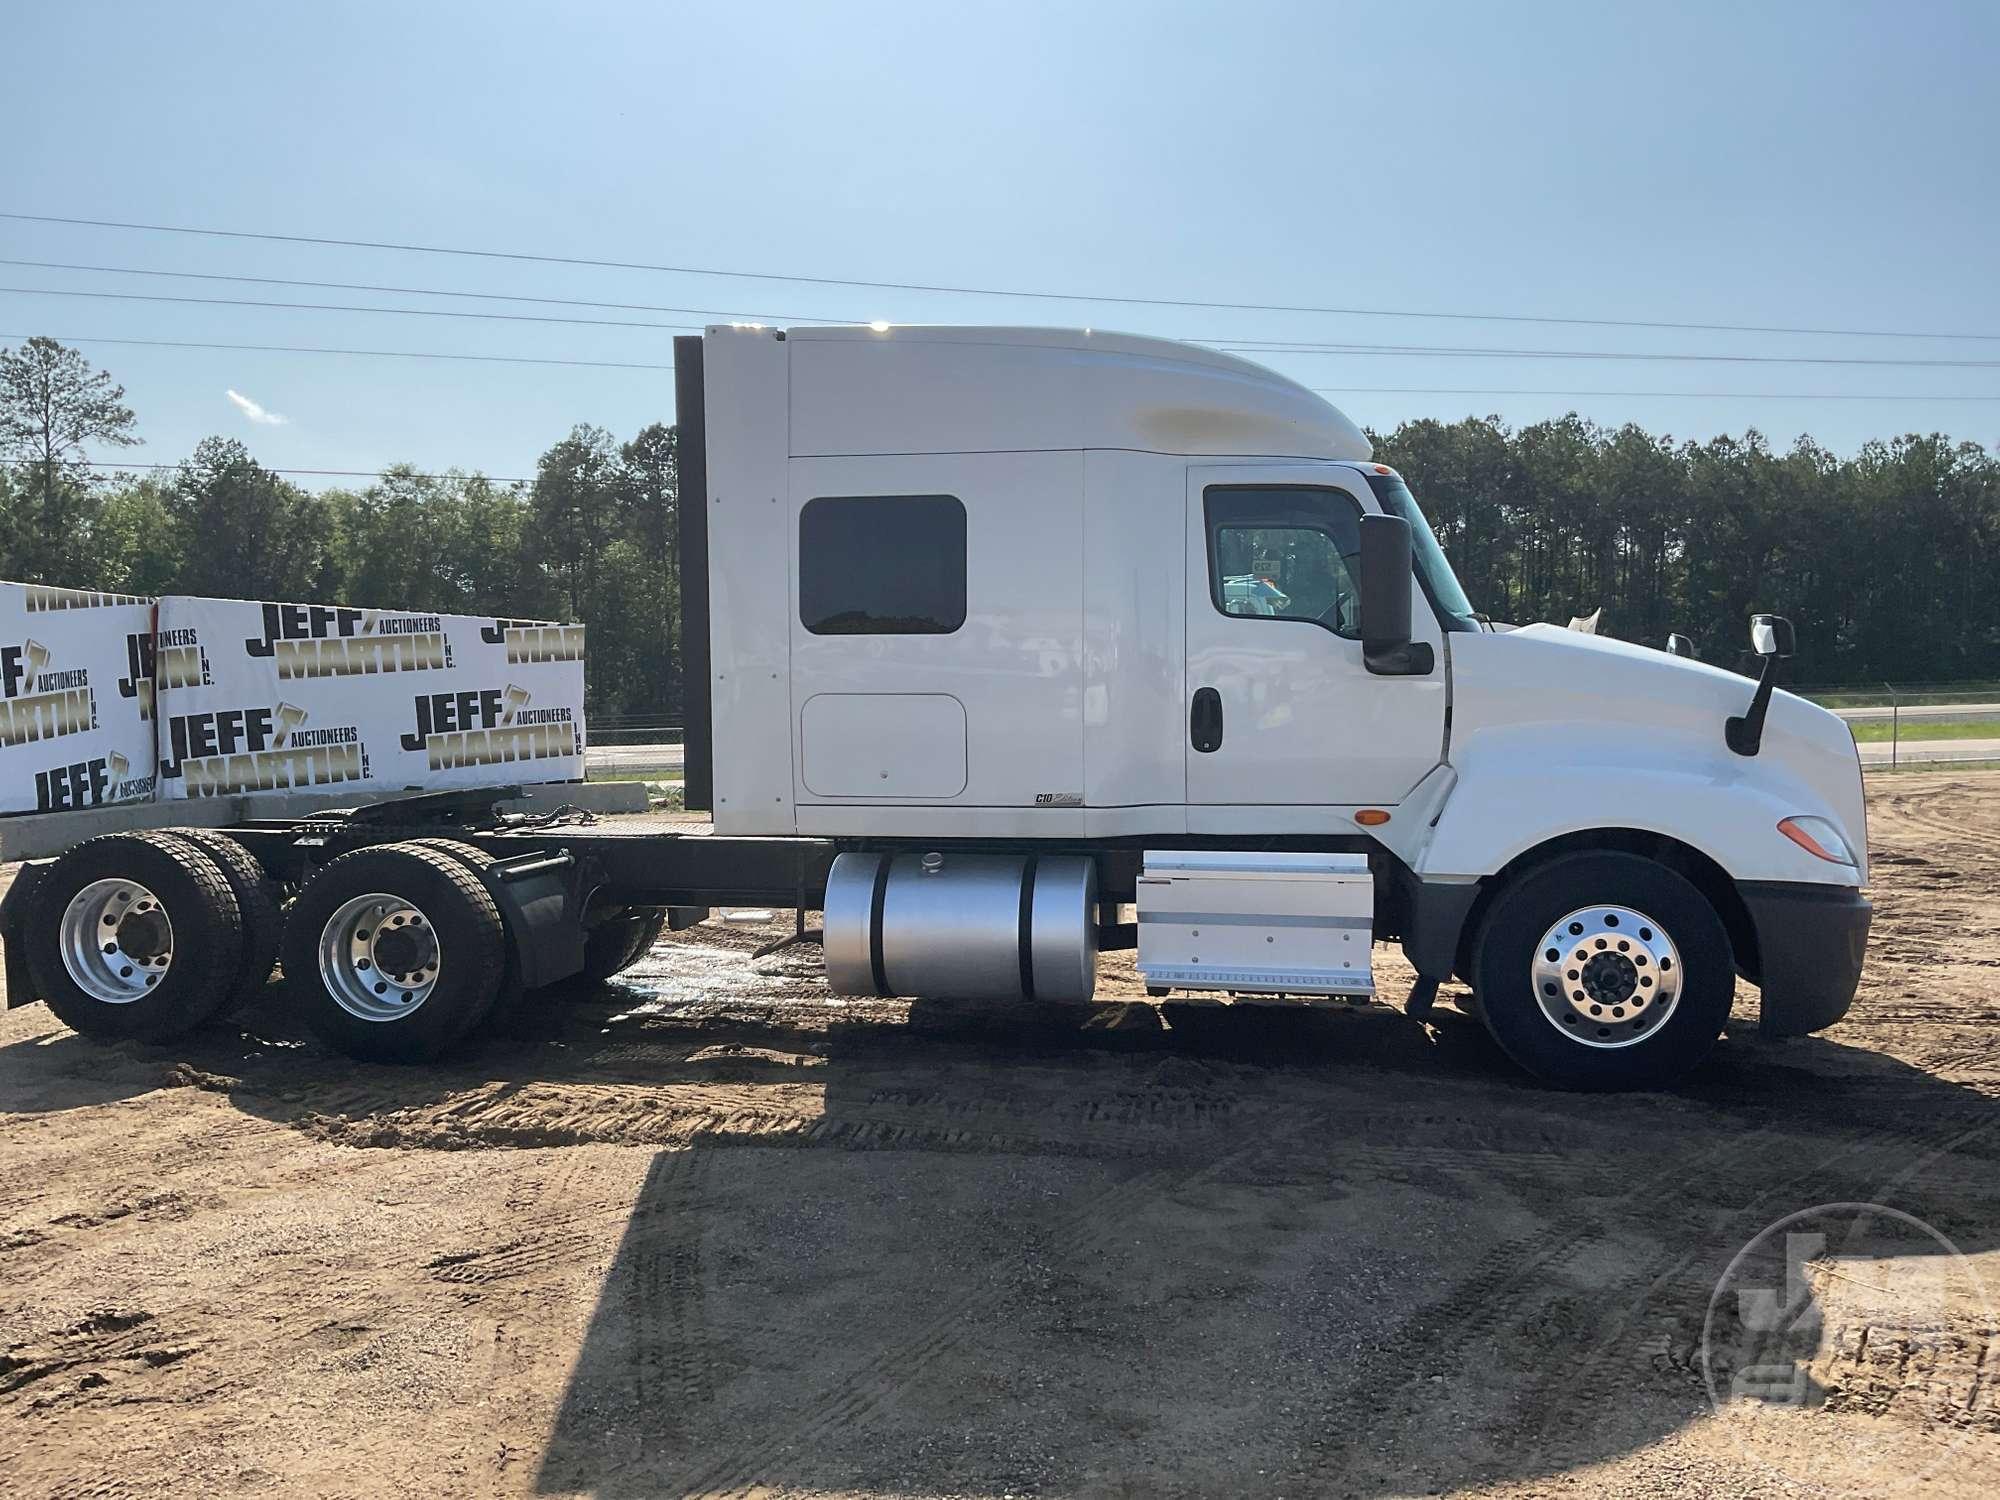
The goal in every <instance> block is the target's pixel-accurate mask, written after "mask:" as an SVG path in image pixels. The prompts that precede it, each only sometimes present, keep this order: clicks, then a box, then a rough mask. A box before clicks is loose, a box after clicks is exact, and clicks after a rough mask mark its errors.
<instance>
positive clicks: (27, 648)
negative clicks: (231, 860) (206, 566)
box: [0, 583, 153, 813]
mask: <svg viewBox="0 0 2000 1500" xmlns="http://www.w3.org/2000/svg"><path fill="white" fill-rule="evenodd" d="M152 713H153V601H152V600H150V599H140V598H135V597H134V596H133V595H131V594H99V593H92V592H90V591H88V590H85V589H59V588H48V587H45V586H43V585H41V584H33V583H0V813H14V812H55V811H59V810H62V809H66V808H73V807H108V806H110V805H111V804H112V803H114V802H145V801H148V800H150V799H151V798H152V796H153V721H152Z"/></svg>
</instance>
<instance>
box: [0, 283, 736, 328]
mask: <svg viewBox="0 0 2000 1500" xmlns="http://www.w3.org/2000/svg"><path fill="white" fill-rule="evenodd" d="M0 292H4V293H8V294H10V295H15V296H24V297H94V298H96V299H98V300H99V301H105V302H178V303H184V304H191V305H193V306H196V307H274V308H279V309H281V310H283V311H287V312H348V313H394V314H396V315H397V316H399V317H405V318H479V319H483V320H486V321H489V322H498V323H567V324H573V325H575V326H577V327H586V328H656V329H660V328H664V329H669V330H671V331H673V332H676V333H699V332H700V331H701V329H702V326H703V325H702V324H700V323H641V322H638V321H636V320H634V319H630V318H552V317H549V316H546V315H545V314H541V313H493V312H460V311H458V310H457V309H456V308H443V307H355V306H353V305H352V304H349V303H344V302H263V301H258V300H254V299H252V298H248V297H171V296H168V295H167V294H166V293H164V292H94V291H86V290H83V289H81V288H76V287H42V286H0Z"/></svg>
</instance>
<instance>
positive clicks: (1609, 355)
mask: <svg viewBox="0 0 2000 1500" xmlns="http://www.w3.org/2000/svg"><path fill="white" fill-rule="evenodd" d="M0 295H8V296H21V297H89V298H95V299H98V300H101V301H113V302H171V303H178V304H182V305H193V306H198V307H262V308H277V309H280V310H283V311H289V312H344V313H380V314H387V315H390V316H395V317H407V318H475V319H479V320H482V321H490V322H505V323H564V324H579V325H584V326H590V327H611V328H645V329H654V330H668V331H672V332H677V333H699V332H700V331H701V327H702V325H701V324H698V323H643V322H637V321H632V320H626V319H618V318H557V317H549V316H546V315H544V314H540V313H491V312H461V311H459V310H457V309H453V308H428V307H359V306H355V305H353V304H351V303H339V302H266V301H259V300H253V299H250V298H243V297H175V296H169V295H167V294H165V293H155V292H94V291H83V290H78V289H75V288H69V289H54V288H48V287H32V286H0ZM1183 342H1193V341H1192V340H1184V341H1183ZM1212 347H1214V348H1218V349H1220V350H1222V351H1223V352H1224V353H1229V354H1284V355H1287V356H1292V357H1297V356H1306V355H1339V356H1342V357H1347V356H1359V357H1364V358H1377V357H1382V356H1389V357H1396V358H1423V359H1580V360H1637V361H1642V362H1644V361H1666V362H1672V363H1677V364H1748V365H1869V366H1879V367H1885V368H1896V369H1939V370H2000V359H1885V358H1881V357H1877V356H1846V355H1828V354H1691V353H1685V352H1669V353H1663V354H1649V353H1643V352H1640V351H1638V350H1630V349H1626V350H1595V349H1492V348H1478V347H1463V348H1460V347H1454V346H1446V345H1428V344H1333V343H1327V344H1286V345H1282V346H1276V347H1268V348H1267V347H1265V346H1263V345H1261V344H1218V345H1213V346H1212ZM468 357H470V356H468Z"/></svg>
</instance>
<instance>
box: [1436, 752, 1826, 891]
mask: <svg viewBox="0 0 2000 1500" xmlns="http://www.w3.org/2000/svg"><path fill="white" fill-rule="evenodd" d="M1631 738H1632V736H1629V735H1619V734H1604V733H1602V732H1601V731H1596V730H1591V731H1585V732H1583V733H1582V734H1578V733H1576V732H1574V731H1572V732H1571V733H1570V734H1568V735H1567V736H1565V737H1564V739H1563V742H1562V743H1561V744H1560V745H1557V746H1552V745H1551V744H1550V737H1549V736H1548V735H1546V734H1544V733H1541V732H1539V731H1534V730H1522V731H1518V732H1510V731H1506V730H1487V731H1485V732H1484V733H1482V734H1480V735H1478V736H1477V737H1476V738H1475V739H1474V741H1473V743H1472V745H1470V746H1469V747H1467V749H1468V752H1469V753H1466V754H1464V755H1463V756H1462V757H1461V756H1455V757H1454V769H1455V770H1456V771H1457V773H1458V774H1457V782H1456V785H1455V786H1454V787H1453V788H1452V790H1451V794H1450V796H1449V797H1448V798H1447V799H1446V801H1445V804H1444V807H1443V809H1442V811H1441V812H1440V813H1439V814H1438V816H1437V818H1436V821H1435V823H1434V824H1433V825H1432V826H1431V827H1430V829H1429V830H1428V837H1426V838H1425V839H1424V840H1423V842H1422V847H1421V848H1420V849H1418V850H1416V851H1413V852H1414V855H1415V857H1414V858H1410V856H1409V855H1405V858H1410V862H1411V865H1412V867H1413V868H1414V869H1415V870H1416V872H1417V874H1418V875H1419V876H1421V877H1423V878H1424V879H1426V880H1463V879H1470V878H1476V877H1478V876H1482V875H1491V874H1494V873H1495V872H1497V871H1499V870H1500V869H1502V868H1504V867H1505V866H1506V865H1507V864H1508V863H1509V862H1511V861H1512V860H1514V859H1516V858H1518V857H1519V856H1520V855H1522V854H1525V853H1527V852H1528V851H1529V850H1530V849H1533V848H1535V847H1536V846H1538V845H1540V844H1544V843H1547V842H1548V841H1550V840H1551V839H1556V838H1560V837H1562V836H1563V835H1565V834H1575V833H1585V832H1589V831H1592V830H1596V829H1611V828H1629V829H1636V830H1639V831H1641V832H1645V833H1655V834H1661V835H1664V836H1666V837H1668V838H1672V839H1676V840H1678V841H1679V842H1681V843H1683V844H1687V845H1689V846H1691V847H1692V848H1695V849H1698V850H1699V851H1701V853H1703V854H1705V855H1707V856H1708V857H1709V858H1710V859H1712V860H1714V861H1715V862H1716V863H1717V864H1718V865H1720V866H1721V867H1722V868H1723V869H1724V870H1725V871H1727V872H1728V874H1729V875H1730V876H1731V878H1732V879H1734V880H1736V881H1739V882H1741V881H1746V880H1754V881H1782V882H1786V883H1791V884H1803V885H1829V886H1841V885H1845V886H1853V885H1855V884H1857V883H1858V876H1857V872H1856V871H1855V869H1854V868H1853V867H1852V866H1849V865H1836V864H1829V863H1828V862H1827V861H1825V860H1822V859H1816V858H1814V857H1813V856H1812V855H1810V854H1808V853H1806V851H1805V850H1803V849H1801V848H1800V847H1799V846H1798V845H1797V844H1795V843H1793V842H1792V841H1791V840H1790V839H1788V838H1786V837H1785V836H1784V835H1783V834H1781V833H1780V832H1778V822H1779V820H1780V819H1782V818H1786V817H1791V816H1794V815H1796V814H1801V813H1810V814H1814V815H1817V816H1820V817H1826V818H1831V819H1832V820H1833V821H1834V823H1835V825H1836V826H1840V825H1841V824H1842V823H1843V822H1844V820H1843V819H1842V818H1841V816H1840V813H1839V810H1838V809H1836V808H1833V807H1831V806H1829V805H1827V803H1826V800H1825V799H1824V798H1823V797H1822V796H1820V795H1819V794H1818V793H1817V792H1815V791H1814V790H1813V789H1812V788H1811V787H1810V786H1808V785H1807V784H1806V783H1805V782H1804V781H1803V780H1801V779H1799V778H1797V777H1794V776H1792V775H1791V774H1790V773H1789V772H1788V771H1787V770H1786V769H1785V767H1784V766H1783V765H1781V764H1779V763H1777V762H1775V761H1773V760H1771V759H1769V758H1768V757H1765V756H1759V757H1757V758H1755V759H1744V758H1742V757H1731V759H1733V760H1735V761H1737V762H1738V764H1736V765H1730V764H1726V763H1723V762H1722V761H1721V760H1720V758H1719V757H1717V756H1715V755H1712V754H1708V755H1690V756H1688V757H1686V758H1685V759H1682V758H1677V757H1674V756H1672V755H1670V754H1669V755H1661V754H1660V753H1659V751H1660V750H1661V749H1662V745H1661V742H1660V740H1658V739H1655V740H1652V741H1651V742H1650V743H1643V742H1644V740H1645V737H1644V736H1643V735H1641V736H1639V737H1638V738H1639V739H1640V740H1641V741H1642V745H1641V746H1640V747H1634V746H1633V745H1632V744H1630V743H1628V741H1629V740H1630V739H1631ZM1716 738H1717V739H1718V740H1719V739H1720V735H1719V734H1718V735H1717V736H1716ZM1667 745H1668V746H1669V747H1672V739H1671V738H1668V740H1667ZM1672 748H1680V747H1672ZM1686 748H1688V749H1692V748H1693V747H1686ZM1725 753H1726V752H1725Z"/></svg>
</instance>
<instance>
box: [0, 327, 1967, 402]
mask: <svg viewBox="0 0 2000 1500" xmlns="http://www.w3.org/2000/svg"><path fill="white" fill-rule="evenodd" d="M37 336H38V335H34V334H26V333H0V339H25V338H33V337H37ZM40 336H42V337H52V338H55V339H56V340H57V342H59V343H64V344H118V345H130V346H134V347H139V348H162V349H220V350H235V351H243V352H248V353H260V354H335V355H349V356H353V357H356V358H378V359H449V360H472V361H477V362H494V363H500V364H516V365H576V366H581V367H584V368H587V369H602V370H667V371H670V370H672V369H673V366H672V365H671V364H664V365H659V364H626V363H620V362H617V361H612V360H596V359H535V358H529V357H527V356H522V355H507V354H447V353H443V352H441V351H438V350H431V349H328V348H321V347H318V346H316V345H309V344H217V343H199V342H195V341H192V340H186V339H128V338H106V337H99V336H97V335H94V334H84V335H77V334H60V335H55V334H51V335H40ZM1306 389H1308V390H1310V391H1312V392H1313V393H1314V394H1315V395H1322V396H1351V395H1375V396H1566V397H1571V398H1575V399H1579V400H1582V399H1589V398H1592V397H1619V398H1631V399H1641V400H1653V399H1682V398H1689V399H1701V398H1707V399H1712V400H1717V401H2000V393H1995V394H1993V395H1945V394H1942V393H1939V394H1906V393H1900V392H1899V393H1895V394H1889V395H1869V394H1867V393H1865V392H1859V393H1857V392H1833V391H1572V390H1541V389H1536V390H1520V389H1516V388H1512V387H1507V386H1379V385H1316V386H1308V387H1306Z"/></svg>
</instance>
